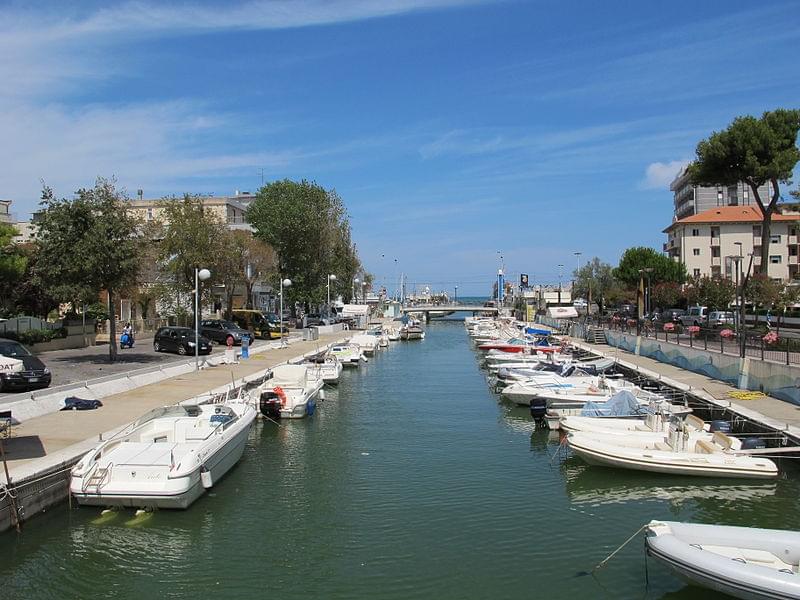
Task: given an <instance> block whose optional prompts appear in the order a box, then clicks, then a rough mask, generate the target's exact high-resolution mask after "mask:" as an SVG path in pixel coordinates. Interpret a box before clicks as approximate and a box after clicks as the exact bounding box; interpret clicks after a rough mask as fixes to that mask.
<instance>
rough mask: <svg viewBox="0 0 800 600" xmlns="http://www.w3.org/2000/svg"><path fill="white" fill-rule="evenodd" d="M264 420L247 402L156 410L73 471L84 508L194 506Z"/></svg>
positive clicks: (75, 489)
mask: <svg viewBox="0 0 800 600" xmlns="http://www.w3.org/2000/svg"><path fill="white" fill-rule="evenodd" d="M255 417H256V411H255V408H253V406H251V405H250V404H248V403H246V402H227V403H224V404H177V405H174V406H165V407H163V408H157V409H155V410H152V411H150V412H149V413H147V414H145V415H144V416H142V417H140V418H139V419H137V420H136V421H134V422H133V423H132V424H131V425H130V426H129V427H128V428H126V429H124V430H123V431H122V432H120V433H119V434H118V435H116V436H114V437H113V438H111V439H109V440H107V441H105V442H102V443H100V444H99V445H97V446H96V447H95V448H93V449H92V450H91V451H90V452H88V453H87V454H86V455H85V456H84V457H83V458H82V459H81V460H80V461H78V463H77V464H76V465H75V466H74V467H73V468H72V478H71V481H70V493H71V494H72V495H73V496H74V497H75V498H76V500H77V501H78V503H79V504H88V505H95V506H130V507H143V508H187V507H188V506H189V505H190V504H191V503H192V502H194V501H195V500H196V499H197V498H199V497H200V496H201V495H202V494H203V491H204V490H205V489H207V488H210V487H212V486H213V485H215V484H216V483H217V482H218V481H219V480H220V478H222V476H223V475H225V473H227V472H228V470H229V469H230V468H231V467H232V466H233V465H235V464H236V463H237V462H238V461H239V459H240V458H241V456H242V452H243V451H244V446H245V443H246V442H247V436H248V432H249V431H250V425H251V424H252V423H253V420H254V419H255Z"/></svg>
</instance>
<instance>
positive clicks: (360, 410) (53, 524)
mask: <svg viewBox="0 0 800 600" xmlns="http://www.w3.org/2000/svg"><path fill="white" fill-rule="evenodd" d="M477 358H478V355H477V354H476V353H475V352H474V351H473V350H472V348H471V346H470V344H469V342H468V339H467V336H466V333H465V331H464V328H463V325H462V323H461V322H446V321H445V322H441V321H440V322H434V323H432V324H431V325H430V326H429V327H428V334H427V337H426V339H425V340H422V341H419V342H404V343H394V344H393V345H392V347H391V348H390V349H388V350H386V351H383V352H382V353H380V354H378V355H377V356H376V357H374V358H373V359H371V360H370V362H369V364H367V365H364V366H363V367H362V368H361V369H360V370H358V371H346V372H345V373H344V375H343V379H342V381H341V383H340V385H339V387H338V389H335V390H333V391H329V392H328V399H327V400H326V401H325V402H323V403H322V406H321V408H320V409H319V411H318V412H317V414H315V415H314V417H312V418H311V419H306V420H303V421H299V422H288V423H287V422H285V423H284V424H283V425H282V426H281V427H280V428H278V427H276V426H275V425H273V424H270V423H261V422H258V423H257V424H256V425H255V426H254V428H253V430H252V432H251V438H250V443H249V444H248V447H247V450H246V452H245V456H244V458H243V460H242V461H241V462H240V463H239V465H238V466H237V467H236V468H235V469H233V470H232V471H231V472H230V473H229V475H228V476H227V477H226V478H225V479H224V480H222V481H221V482H219V484H218V485H217V486H216V487H215V488H214V489H213V490H212V493H210V494H208V495H206V496H205V497H203V498H201V499H200V500H198V501H197V502H196V503H195V504H194V505H193V506H192V507H191V508H190V509H189V510H187V511H184V512H170V511H160V512H157V513H155V514H153V515H151V516H149V517H147V518H145V519H142V520H137V519H135V518H134V516H133V513H132V512H123V513H119V514H117V515H115V516H112V518H111V519H110V520H104V521H101V522H97V521H98V517H99V514H100V513H99V511H98V510H97V509H92V508H80V509H73V510H71V511H70V510H68V509H67V507H66V505H65V506H63V507H61V508H59V509H56V510H52V511H50V512H49V513H48V514H46V515H43V516H41V517H38V518H36V519H34V520H33V521H31V522H29V523H28V524H26V526H25V529H24V530H23V533H22V534H21V535H16V534H14V533H6V534H3V535H0V598H3V599H5V598H9V599H11V598H14V599H23V598H37V599H38V598H211V597H214V598H237V599H241V598H375V599H391V598H436V599H448V598H453V599H456V598H492V599H494V598H554V599H558V598H565V599H566V598H569V599H575V598H664V599H666V598H670V599H672V598H675V599H678V598H680V599H689V598H703V599H704V600H708V599H710V598H715V597H717V596H715V595H714V594H712V593H710V592H707V591H703V590H697V589H694V588H690V587H687V586H685V585H684V584H683V583H681V582H680V581H679V580H677V579H675V578H674V577H672V576H671V575H670V574H669V573H668V572H667V571H666V570H665V569H664V568H662V567H661V566H660V565H658V564H656V563H655V562H653V561H652V560H650V561H649V563H648V574H649V586H648V585H647V584H646V576H645V560H644V553H643V550H642V540H641V537H639V538H638V539H636V540H635V541H633V542H632V543H631V544H629V545H628V546H627V547H626V548H625V549H623V550H622V551H621V552H620V553H619V554H618V555H617V557H616V558H615V559H613V560H612V561H611V562H610V563H609V564H608V565H607V566H606V567H605V568H604V569H602V570H601V571H599V572H598V573H597V574H596V576H595V577H589V576H577V573H578V572H580V571H586V570H589V569H591V567H592V566H593V565H594V564H595V563H597V562H598V561H600V560H601V559H603V558H604V557H605V556H607V555H608V554H609V553H610V552H611V551H612V550H613V549H614V548H616V547H617V546H618V545H619V544H621V543H622V542H623V541H624V540H625V539H626V538H627V537H628V536H629V535H631V534H632V533H633V532H634V531H636V530H637V529H638V528H639V527H640V526H641V525H642V524H644V523H645V522H647V521H649V520H650V519H654V518H658V519H673V520H686V521H699V522H705V523H724V524H733V525H752V526H761V527H776V528H778V527H781V528H797V527H798V526H800V517H798V515H797V511H796V508H797V498H798V491H800V486H798V484H797V473H796V472H794V473H793V475H792V478H791V479H782V480H780V481H770V482H767V483H753V484H743V483H740V482H736V481H726V480H703V479H694V478H674V477H658V476H648V475H644V474H636V473H628V472H622V471H615V470H606V469H601V468H594V467H593V468H588V467H586V466H585V465H584V464H583V463H581V461H580V460H579V459H576V458H565V457H564V456H563V455H556V450H557V449H558V447H559V446H558V441H557V439H552V438H551V436H550V435H548V432H546V431H545V432H534V428H533V424H532V422H531V420H530V418H529V416H528V414H527V412H526V411H524V410H521V409H517V408H512V407H511V406H509V405H506V404H504V403H502V402H498V399H497V397H496V396H495V395H493V394H492V393H491V392H490V391H489V390H488V388H487V385H486V380H485V376H484V373H483V372H482V371H481V370H480V369H479V366H478V361H477ZM553 457H554V458H553ZM719 597H721V596H719Z"/></svg>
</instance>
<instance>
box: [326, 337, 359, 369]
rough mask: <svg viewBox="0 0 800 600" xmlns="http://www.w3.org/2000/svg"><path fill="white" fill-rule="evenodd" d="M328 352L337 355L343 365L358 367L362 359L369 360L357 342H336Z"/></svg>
mask: <svg viewBox="0 0 800 600" xmlns="http://www.w3.org/2000/svg"><path fill="white" fill-rule="evenodd" d="M328 354H329V355H330V356H333V357H335V358H336V359H337V360H338V361H339V362H340V363H341V365H342V366H343V367H358V366H360V365H361V362H362V361H366V360H367V358H366V357H365V356H364V354H363V353H362V352H361V348H360V347H359V346H358V345H356V344H347V343H344V344H334V345H333V346H331V349H330V350H329V351H328Z"/></svg>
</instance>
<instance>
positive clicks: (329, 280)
mask: <svg viewBox="0 0 800 600" xmlns="http://www.w3.org/2000/svg"><path fill="white" fill-rule="evenodd" d="M331 281H336V275H332V274H331V275H328V316H329V317H330V316H331Z"/></svg>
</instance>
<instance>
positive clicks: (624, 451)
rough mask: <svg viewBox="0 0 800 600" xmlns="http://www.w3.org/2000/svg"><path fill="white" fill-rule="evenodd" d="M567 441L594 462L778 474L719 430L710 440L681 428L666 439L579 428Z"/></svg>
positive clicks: (714, 473)
mask: <svg viewBox="0 0 800 600" xmlns="http://www.w3.org/2000/svg"><path fill="white" fill-rule="evenodd" d="M567 441H568V443H569V447H570V448H571V449H572V451H573V452H574V453H575V454H576V455H578V456H580V457H581V458H582V459H583V460H584V461H586V462H587V463H589V464H590V465H600V466H605V467H618V468H622V469H633V470H636V471H650V472H652V473H671V474H674V475H695V476H702V477H737V478H749V479H758V478H770V477H777V475H778V467H777V466H776V465H775V463H774V462H772V461H771V460H769V459H767V458H763V457H760V456H747V455H745V454H736V453H735V452H732V451H731V449H732V448H733V449H735V448H736V446H737V445H739V440H736V439H734V438H731V437H730V436H728V435H726V434H724V433H722V432H719V431H717V432H714V433H713V434H712V436H711V440H710V441H708V440H706V439H698V438H691V437H688V436H686V437H685V432H680V431H678V432H677V433H675V434H673V435H670V436H669V437H667V438H665V439H664V440H663V441H653V440H650V439H637V438H635V437H633V436H615V437H613V438H611V437H609V436H608V435H602V434H601V435H597V434H593V433H585V432H581V431H576V432H573V433H570V434H569V436H568V437H567ZM687 442H688V443H687Z"/></svg>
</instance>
